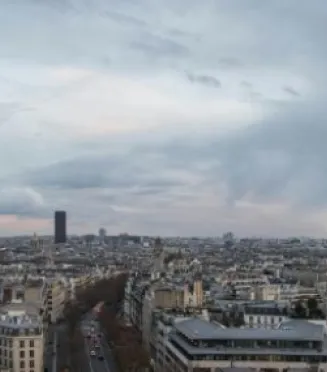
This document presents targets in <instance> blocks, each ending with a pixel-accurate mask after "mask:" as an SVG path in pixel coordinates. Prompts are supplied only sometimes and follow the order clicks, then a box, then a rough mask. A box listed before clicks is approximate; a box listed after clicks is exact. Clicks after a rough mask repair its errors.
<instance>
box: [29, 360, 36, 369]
mask: <svg viewBox="0 0 327 372" xmlns="http://www.w3.org/2000/svg"><path fill="white" fill-rule="evenodd" d="M34 367H35V363H34V360H30V368H34Z"/></svg>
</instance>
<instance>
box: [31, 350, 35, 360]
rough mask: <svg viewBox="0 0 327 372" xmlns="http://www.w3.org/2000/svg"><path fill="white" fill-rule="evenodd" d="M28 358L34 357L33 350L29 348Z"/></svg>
mask: <svg viewBox="0 0 327 372" xmlns="http://www.w3.org/2000/svg"><path fill="white" fill-rule="evenodd" d="M30 358H34V350H30Z"/></svg>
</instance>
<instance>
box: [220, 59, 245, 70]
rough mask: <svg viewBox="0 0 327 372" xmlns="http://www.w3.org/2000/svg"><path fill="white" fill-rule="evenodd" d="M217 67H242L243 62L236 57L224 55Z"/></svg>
mask: <svg viewBox="0 0 327 372" xmlns="http://www.w3.org/2000/svg"><path fill="white" fill-rule="evenodd" d="M219 67H222V68H226V69H232V68H241V67H244V63H243V62H242V61H240V60H239V59H237V58H232V57H225V58H220V60H219Z"/></svg>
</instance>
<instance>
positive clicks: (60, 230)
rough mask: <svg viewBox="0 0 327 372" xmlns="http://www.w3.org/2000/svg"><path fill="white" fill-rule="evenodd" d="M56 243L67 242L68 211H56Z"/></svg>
mask: <svg viewBox="0 0 327 372" xmlns="http://www.w3.org/2000/svg"><path fill="white" fill-rule="evenodd" d="M54 240H55V243H56V244H58V243H66V212H65V211H56V212H55V239H54Z"/></svg>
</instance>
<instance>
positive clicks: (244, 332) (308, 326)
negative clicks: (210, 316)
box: [175, 318, 324, 341]
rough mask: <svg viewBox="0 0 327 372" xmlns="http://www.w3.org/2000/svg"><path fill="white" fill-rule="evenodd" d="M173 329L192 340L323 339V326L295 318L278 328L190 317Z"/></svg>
mask: <svg viewBox="0 0 327 372" xmlns="http://www.w3.org/2000/svg"><path fill="white" fill-rule="evenodd" d="M175 329H176V330H177V331H178V332H180V333H182V334H184V335H185V336H186V337H187V338H189V339H193V340H210V339H223V340H249V339H256V340H294V341H297V340H299V341H323V339H324V327H323V326H321V325H316V324H312V323H309V322H307V321H305V320H297V321H296V323H295V322H294V321H290V322H285V323H282V324H281V326H280V327H279V328H278V329H263V328H260V329H254V328H253V329H246V328H224V327H223V326H222V325H219V324H213V323H210V322H207V321H204V320H202V319H197V318H191V319H188V320H185V321H182V322H179V323H178V324H176V325H175Z"/></svg>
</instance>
